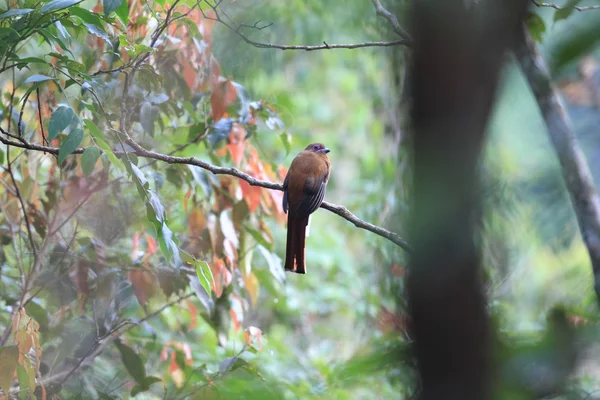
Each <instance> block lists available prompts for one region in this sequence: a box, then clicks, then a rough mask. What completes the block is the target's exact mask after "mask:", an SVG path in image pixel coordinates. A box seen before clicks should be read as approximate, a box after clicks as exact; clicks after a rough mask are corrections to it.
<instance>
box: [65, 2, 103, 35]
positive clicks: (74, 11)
mask: <svg viewBox="0 0 600 400" xmlns="http://www.w3.org/2000/svg"><path fill="white" fill-rule="evenodd" d="M69 13H70V14H71V15H74V16H76V17H78V18H79V19H81V20H82V21H83V22H85V23H87V24H91V25H95V26H96V27H98V28H99V29H100V30H103V28H102V27H103V24H104V22H103V21H102V18H100V17H99V15H98V14H97V13H95V12H91V11H89V10H86V9H85V8H81V7H73V8H71V9H70V10H69Z"/></svg>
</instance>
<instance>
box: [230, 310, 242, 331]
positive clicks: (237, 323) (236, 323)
mask: <svg viewBox="0 0 600 400" xmlns="http://www.w3.org/2000/svg"><path fill="white" fill-rule="evenodd" d="M229 315H231V321H232V322H233V330H234V331H236V332H237V331H239V330H240V327H241V326H242V324H241V323H240V321H238V318H237V315H236V313H235V311H234V310H233V308H231V309H230V310H229Z"/></svg>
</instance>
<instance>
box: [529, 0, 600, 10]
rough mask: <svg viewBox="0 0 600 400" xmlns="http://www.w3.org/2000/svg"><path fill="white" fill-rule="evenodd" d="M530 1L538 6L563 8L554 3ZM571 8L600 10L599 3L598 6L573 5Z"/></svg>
mask: <svg viewBox="0 0 600 400" xmlns="http://www.w3.org/2000/svg"><path fill="white" fill-rule="evenodd" d="M532 2H533V4H535V5H536V6H538V7H550V8H554V9H555V10H562V9H563V8H564V7H561V6H559V5H558V4H555V3H542V2H539V1H537V0H532ZM573 9H574V10H577V11H587V10H600V5H598V6H575V7H573Z"/></svg>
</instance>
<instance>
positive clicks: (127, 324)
mask: <svg viewBox="0 0 600 400" xmlns="http://www.w3.org/2000/svg"><path fill="white" fill-rule="evenodd" d="M194 295H195V293H194V292H191V293H187V294H184V295H181V296H179V297H178V298H176V299H175V300H173V301H170V302H168V303H166V304H165V305H163V306H162V307H161V308H159V309H158V310H156V311H154V312H152V313H150V314H148V315H146V316H145V317H143V318H141V319H139V320H138V321H135V322H134V321H130V320H126V321H122V322H121V323H119V324H117V325H116V326H115V327H113V328H112V329H111V330H110V331H108V332H107V333H106V334H104V335H102V336H100V337H98V338H96V340H95V341H94V343H93V344H92V345H91V346H90V349H89V350H88V352H87V353H86V354H85V355H84V356H83V357H81V358H80V359H79V360H78V361H77V363H76V364H75V365H74V366H73V367H72V368H71V369H69V370H67V371H61V372H59V373H57V374H55V375H52V376H50V377H48V378H45V379H43V380H42V382H41V384H43V385H46V386H47V385H49V384H51V383H55V382H60V383H64V382H66V381H67V379H69V378H70V377H71V376H72V375H73V374H74V373H75V372H77V370H78V369H79V368H80V367H81V365H82V364H83V363H84V361H85V360H87V359H88V358H89V357H92V358H93V357H96V356H97V355H98V354H100V353H101V352H102V350H103V349H104V348H105V347H106V345H107V344H109V343H110V342H111V340H112V339H115V338H117V337H118V335H117V334H124V333H126V332H129V331H130V330H132V329H133V328H135V327H136V326H138V325H140V324H141V323H143V322H145V321H147V320H149V319H151V318H154V317H156V316H157V315H159V314H161V313H162V312H163V311H164V310H166V309H167V308H169V307H172V306H174V305H176V304H179V303H181V302H182V301H183V300H186V299H189V298H190V297H193V296H194ZM123 328H124V329H123Z"/></svg>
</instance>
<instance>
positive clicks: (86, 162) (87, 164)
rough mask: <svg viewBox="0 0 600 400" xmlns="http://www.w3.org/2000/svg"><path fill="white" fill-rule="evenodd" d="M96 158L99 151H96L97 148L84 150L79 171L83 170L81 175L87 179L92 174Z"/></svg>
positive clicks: (98, 156) (98, 155)
mask: <svg viewBox="0 0 600 400" xmlns="http://www.w3.org/2000/svg"><path fill="white" fill-rule="evenodd" d="M98 158H100V150H98V148H97V147H95V146H93V147H88V148H87V149H85V151H84V152H83V155H82V156H81V169H82V170H83V175H85V176H86V177H88V176H90V175H91V174H92V172H94V168H95V167H96V162H97V161H98Z"/></svg>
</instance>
